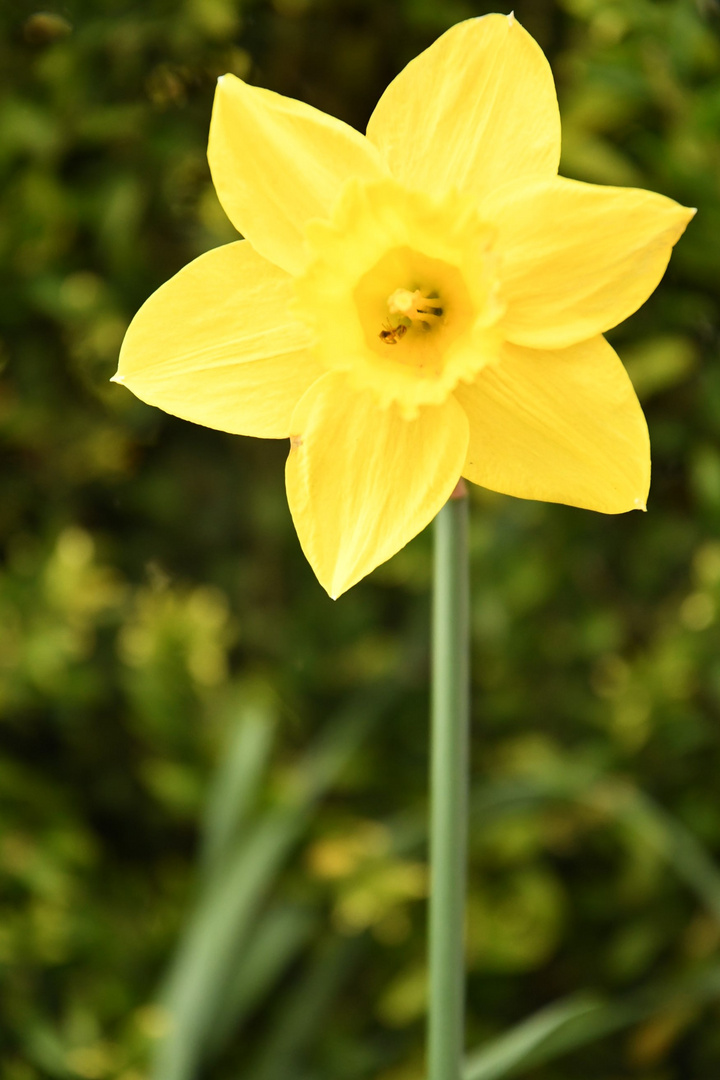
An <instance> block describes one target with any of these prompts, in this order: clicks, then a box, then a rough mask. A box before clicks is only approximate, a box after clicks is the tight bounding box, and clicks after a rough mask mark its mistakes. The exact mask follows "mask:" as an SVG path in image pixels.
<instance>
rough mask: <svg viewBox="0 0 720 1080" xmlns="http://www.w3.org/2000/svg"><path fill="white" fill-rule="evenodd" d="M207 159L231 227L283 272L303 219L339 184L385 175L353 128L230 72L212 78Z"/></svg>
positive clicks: (322, 207)
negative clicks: (215, 81) (214, 88)
mask: <svg viewBox="0 0 720 1080" xmlns="http://www.w3.org/2000/svg"><path fill="white" fill-rule="evenodd" d="M208 160H209V162H210V171H211V173H212V178H213V183H214V185H215V190H216V191H217V194H218V198H219V199H220V202H221V203H222V205H223V209H224V210H225V213H226V214H227V215H228V217H229V218H230V220H231V221H232V223H233V225H234V226H235V228H236V229H238V230H239V231H240V232H241V233H242V235H243V236H245V237H247V239H248V240H249V241H250V242H251V243H252V245H253V247H254V248H255V249H256V250H257V251H259V252H260V254H261V255H264V256H265V258H266V259H270V261H271V262H274V263H276V264H277V265H278V266H282V267H283V269H284V270H288V271H290V272H291V273H297V272H298V271H299V270H300V269H301V268H302V266H303V265H304V252H303V227H304V225H305V223H306V221H309V220H310V219H311V218H318V217H319V218H322V217H326V216H327V215H328V214H329V213H330V210H331V209H332V206H333V203H334V202H335V200H336V198H337V196H338V194H339V193H340V188H341V187H342V185H343V183H344V182H345V181H346V180H348V179H350V178H351V177H353V176H355V177H360V178H362V179H365V180H374V179H379V178H380V177H382V176H385V175H387V170H386V169H385V166H384V165H383V164H382V162H381V159H380V156H379V154H378V153H377V151H376V149H375V147H374V146H372V145H371V143H369V142H368V140H367V139H366V138H365V137H364V136H363V135H361V134H360V133H359V132H357V131H355V130H354V128H351V127H349V126H348V125H347V124H343V123H342V121H341V120H336V119H335V118H334V117H333V116H327V115H326V114H325V113H323V112H319V111H318V110H317V109H313V108H312V107H311V106H310V105H305V104H303V102H301V101H295V100H293V99H292V98H287V97H283V96H282V95H281V94H275V93H273V92H272V91H271V90H263V89H262V88H261V87H258V86H248V85H247V83H244V82H242V80H241V79H237V78H236V77H235V76H234V75H223V77H222V78H221V79H220V80H219V81H218V87H217V91H216V94H215V102H214V105H213V113H212V121H211V123H210V142H209V145H208Z"/></svg>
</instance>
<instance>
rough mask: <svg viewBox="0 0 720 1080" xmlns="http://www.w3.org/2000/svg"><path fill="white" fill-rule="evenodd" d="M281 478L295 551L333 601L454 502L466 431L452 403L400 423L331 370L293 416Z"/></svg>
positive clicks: (369, 394) (367, 393)
mask: <svg viewBox="0 0 720 1080" xmlns="http://www.w3.org/2000/svg"><path fill="white" fill-rule="evenodd" d="M292 423H293V436H292V449H291V451H290V456H289V458H288V462H287V469H286V474H285V479H286V483H287V492H288V502H289V503H290V511H291V513H292V516H293V520H294V522H295V528H296V529H297V532H298V536H299V538H300V543H301V544H302V548H303V551H304V552H305V554H306V556H307V558H308V561H309V562H310V564H311V566H312V568H313V570H314V571H315V573H316V574H317V577H318V580H319V581H320V583H321V585H322V586H323V588H325V589H326V590H327V592H328V593H329V594H330V596H332V597H333V599H335V598H336V597H338V596H339V595H340V593H343V592H345V590H346V589H349V588H350V586H351V585H354V584H355V583H356V582H357V581H359V580H360V578H362V577H365V575H366V574H369V573H370V571H371V570H374V569H375V567H376V566H378V565H379V564H380V563H382V562H385V560H386V559H389V558H390V556H391V555H394V554H395V552H396V551H399V550H400V548H401V547H403V546H404V545H405V544H407V542H408V541H409V540H411V539H412V538H413V536H415V535H416V534H417V533H419V532H420V531H421V530H422V529H424V528H425V526H426V525H427V524H428V522H429V521H431V520H432V518H433V517H434V516H435V514H436V513H437V512H438V510H439V509H440V508H441V506H443V504H444V503H445V502H446V501H447V499H448V498H449V497H450V495H451V494H452V491H453V488H454V487H455V485H456V483H457V481H458V479H459V477H460V471H461V469H462V467H463V462H464V461H465V454H466V450H467V441H468V425H467V419H466V417H465V414H464V413H463V411H462V409H461V408H460V406H459V405H458V403H457V402H456V401H455V400H454V399H453V398H452V397H451V398H448V399H447V400H446V401H445V402H444V403H443V404H442V405H438V406H428V407H426V408H423V409H422V410H421V411H420V415H419V416H418V417H417V419H415V420H403V419H402V418H401V416H400V414H399V412H398V411H397V409H396V408H395V407H394V406H390V407H389V408H386V409H381V408H379V407H378V405H377V403H376V400H375V398H374V396H373V394H372V392H371V391H363V392H355V391H351V390H350V389H349V387H348V384H347V382H346V379H345V377H344V376H343V375H341V374H338V373H335V372H329V373H328V374H327V375H325V376H324V377H323V378H322V379H320V380H319V381H318V382H317V383H315V384H314V385H313V386H311V387H310V389H309V390H308V392H307V393H306V394H305V396H304V397H303V399H302V401H301V402H300V404H299V405H298V407H297V409H296V410H295V414H294V416H293V421H292Z"/></svg>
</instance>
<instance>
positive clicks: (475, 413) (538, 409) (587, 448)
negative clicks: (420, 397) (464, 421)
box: [455, 337, 650, 514]
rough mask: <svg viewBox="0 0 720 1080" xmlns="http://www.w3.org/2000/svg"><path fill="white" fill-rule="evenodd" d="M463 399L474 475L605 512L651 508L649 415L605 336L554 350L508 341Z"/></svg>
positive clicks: (532, 495)
mask: <svg viewBox="0 0 720 1080" xmlns="http://www.w3.org/2000/svg"><path fill="white" fill-rule="evenodd" d="M455 397H456V398H457V399H458V401H459V402H460V404H461V405H462V406H463V408H464V409H465V412H466V413H467V415H468V419H469V420H470V447H469V450H468V457H467V461H466V463H465V467H464V469H463V475H464V476H465V477H467V479H468V480H472V481H473V483H475V484H481V485H482V487H487V488H491V489H492V490H493V491H501V492H503V493H504V494H506V495H515V496H517V497H519V498H522V499H542V500H544V501H547V502H559V503H567V504H568V505H570V506H582V507H585V508H587V509H588V510H599V511H601V512H602V513H605V514H620V513H623V512H624V511H625V510H632V509H645V502H646V499H647V493H648V487H649V485H650V445H649V441H648V433H647V426H646V424H645V417H644V416H643V414H642V409H641V408H640V405H639V402H638V400H637V397H636V396H635V391H634V390H633V388H632V385H631V383H630V379H629V378H628V375H627V372H626V371H625V369H624V367H623V366H622V364H621V363H620V360H619V358H618V356H617V354H616V352H615V351H614V349H612V348H611V346H610V345H608V343H607V342H606V341H605V339H604V338H602V337H596V338H593V339H591V340H590V341H585V342H582V343H581V344H580V345H573V346H572V347H571V348H569V349H562V350H556V351H552V352H544V351H540V350H536V349H525V348H522V347H521V346H518V345H506V346H505V348H504V351H503V357H502V359H501V361H500V363H499V364H497V365H496V366H494V367H487V368H484V369H483V370H482V371H481V372H480V374H479V376H478V377H477V379H476V381H475V382H474V383H473V384H472V385H471V386H463V387H458V389H456V391H455Z"/></svg>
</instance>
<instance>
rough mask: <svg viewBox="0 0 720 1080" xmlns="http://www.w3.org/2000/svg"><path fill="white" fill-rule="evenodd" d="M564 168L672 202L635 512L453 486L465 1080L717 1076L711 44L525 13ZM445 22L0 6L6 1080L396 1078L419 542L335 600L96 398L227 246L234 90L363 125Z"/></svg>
mask: <svg viewBox="0 0 720 1080" xmlns="http://www.w3.org/2000/svg"><path fill="white" fill-rule="evenodd" d="M515 5H516V15H517V17H518V18H519V19H520V21H521V22H523V23H524V25H525V26H526V27H527V28H528V29H529V30H530V31H531V32H532V33H533V34H534V35H535V37H536V38H537V39H538V40H539V42H540V43H541V45H542V46H543V48H544V49H545V51H546V52H547V54H548V55H549V57H550V59H551V62H552V65H553V69H554V72H555V75H556V78H557V82H558V88H559V95H560V101H561V106H562V111H563V116H564V155H563V165H562V171H563V172H564V173H565V174H566V175H569V176H573V177H577V178H579V179H583V180H589V181H593V182H599V183H607V184H620V185H636V186H640V187H649V188H652V189H654V190H657V191H660V192H663V193H664V194H666V195H669V196H672V197H674V198H676V199H678V200H680V201H681V202H683V203H685V204H688V205H691V206H697V207H699V209H700V213H699V214H698V216H697V218H696V220H695V221H694V222H693V223H692V224H691V225H690V227H689V229H688V232H687V234H686V236H685V237H684V238H683V239H682V240H681V242H680V244H679V245H678V248H677V250H676V252H675V254H674V256H673V259H672V262H671V265H670V269H669V271H668V273H667V275H666V277H665V280H664V281H663V283H662V285H661V286H660V288H659V289H658V291H657V292H656V294H655V295H654V296H653V298H652V299H651V300H650V301H649V302H648V303H647V304H646V305H645V307H644V308H643V309H642V310H641V311H640V312H639V313H638V314H637V315H635V316H633V318H632V319H630V320H629V321H628V323H627V324H625V325H623V326H621V327H619V328H618V329H617V330H616V331H615V332H613V333H612V335H611V340H612V341H613V343H614V344H615V346H616V347H617V348H618V350H619V351H620V353H621V355H622V357H623V358H624V360H625V361H626V362H627V365H628V368H629V370H630V372H631V374H632V377H633V380H634V382H635V385H636V387H637V390H638V393H639V395H640V397H641V399H642V401H643V404H644V406H645V408H646V411H647V415H648V420H649V425H650V432H651V437H652V442H653V451H654V480H653V487H652V493H651V501H650V504H649V511H648V513H647V514H629V515H627V516H622V517H619V518H608V517H603V516H601V515H596V514H592V513H589V512H585V511H580V510H573V509H569V508H565V507H558V506H549V505H543V504H538V503H529V502H528V503H526V502H521V501H518V500H513V499H510V498H505V497H501V496H498V495H493V494H491V493H488V492H483V491H480V490H477V489H476V490H474V491H473V493H472V552H473V566H472V576H473V599H472V619H473V635H474V636H473V714H474V720H473V810H472V828H471V873H470V900H469V932H468V955H467V961H468V968H469V986H468V993H469V1017H468V1048H469V1050H470V1051H471V1054H470V1060H469V1064H468V1071H467V1077H468V1080H500V1078H503V1077H510V1076H523V1077H527V1078H528V1080H571V1078H572V1080H574V1078H576V1077H578V1076H582V1077H584V1078H586V1080H626V1078H627V1080H630V1078H632V1080H716V1078H717V1076H718V1075H720V623H719V621H718V604H719V603H720V539H719V537H718V528H719V526H720V444H719V441H718V436H719V434H720V364H719V362H718V300H719V297H718V282H719V281H720V179H719V178H720V38H719V31H720V13H719V12H718V6H717V4H715V3H713V2H711V0H705V2H699V0H698V2H697V3H695V2H693V0H657V2H650V0H515ZM487 10H489V8H488V7H487V6H486V5H485V4H482V3H472V2H470V0H467V2H466V0H273V2H269V0H142V2H140V0H67V2H64V3H61V4H59V5H57V6H53V5H51V6H49V7H48V9H47V10H46V11H40V12H38V10H37V8H35V7H33V6H32V5H31V4H28V3H26V0H6V3H5V4H3V5H2V8H1V10H0V26H1V27H2V29H1V31H0V34H1V37H0V70H2V73H3V74H2V86H1V87H0V176H1V178H2V213H1V217H0V320H1V325H0V357H1V360H2V372H1V374H0V440H1V444H2V461H3V464H2V469H1V470H0V542H1V547H2V563H1V565H0V966H1V967H2V972H1V976H0V1076H1V1077H2V1080H45V1078H58V1080H78V1078H80V1080H195V1078H203V1080H204V1078H207V1080H225V1078H227V1080H230V1078H232V1080H365V1078H373V1080H420V1078H421V1077H422V1075H423V1050H422V1046H423V1018H424V1009H425V961H424V934H425V928H424V920H425V906H424V905H425V893H426V889H427V873H426V851H425V813H426V801H427V783H426V774H427V675H428V671H427V667H428V664H427V647H428V630H427V623H428V589H429V582H430V554H431V537H430V536H429V535H422V536H420V537H418V538H417V539H416V540H414V541H413V542H412V543H411V544H410V545H408V547H407V548H406V549H405V550H404V551H402V552H401V553H400V554H399V555H397V556H396V557H395V558H394V559H393V560H391V561H390V562H389V563H388V564H387V565H385V566H383V567H382V568H381V569H379V570H378V571H377V572H376V573H374V574H373V575H372V576H371V577H370V578H369V579H367V580H365V581H364V582H362V583H361V584H360V585H358V586H357V587H356V588H354V589H353V590H352V591H351V592H350V593H349V594H348V595H347V596H344V597H342V599H341V600H339V601H338V602H336V603H333V602H331V601H330V600H328V599H327V597H326V596H325V594H324V593H323V591H322V590H321V588H320V587H319V586H318V584H317V583H316V581H315V579H314V578H313V576H312V573H311V571H310V569H309V568H308V566H307V565H306V563H305V561H304V559H303V557H302V554H301V552H300V549H299V546H298V543H297V540H296V537H295V535H294V532H293V529H292V525H291V521H290V517H289V514H288V511H287V507H286V503H285V496H284V490H283V461H284V457H285V454H286V449H287V448H286V446H285V445H284V444H282V443H279V442H277V443H276V442H271V441H267V442H266V441H254V440H251V439H242V438H235V437H230V436H225V435H223V434H220V433H217V432H212V431H207V430H204V429H201V428H198V427H195V426H193V425H190V424H186V423H182V422H180V421H177V420H175V419H172V418H170V417H168V416H165V415H163V414H162V413H160V412H158V411H156V410H154V409H152V408H149V407H147V406H145V405H143V404H141V403H140V402H138V401H137V400H135V399H134V398H133V397H132V395H131V394H130V393H128V392H127V391H126V390H124V389H123V388H121V387H118V386H117V385H111V384H110V383H109V381H108V380H109V378H110V376H111V375H112V374H113V372H114V370H115V364H116V358H117V353H118V347H119V345H120V341H121V339H122V336H123V332H124V330H125V327H126V326H127V324H128V321H129V319H130V318H131V316H132V314H133V313H134V312H135V311H136V310H137V308H138V307H139V305H140V304H141V303H142V301H143V300H144V299H145V298H146V297H147V296H148V295H149V294H150V293H151V292H152V291H153V290H154V289H155V288H156V287H157V286H158V285H160V284H161V283H162V282H163V281H164V280H166V279H167V278H168V277H169V276H170V275H171V274H173V273H174V272H175V271H176V270H178V269H179V268H180V267H181V266H183V265H184V264H185V263H186V262H188V261H189V260H190V259H192V258H193V257H195V256H196V255H198V254H200V253H201V252H203V251H205V250H207V249H208V248H211V247H213V246H216V245H218V244H221V243H224V242H226V241H228V240H231V239H233V238H234V232H233V230H232V228H231V226H230V225H229V224H228V222H227V221H226V219H225V218H224V215H223V213H222V211H221V209H220V207H219V205H218V202H217V200H216V197H215V195H214V193H213V189H212V186H211V183H210V177H209V173H208V168H207V164H206V160H205V143H206V137H207V129H208V122H209V117H210V110H211V103H212V95H213V90H214V85H215V80H216V78H217V76H218V75H220V74H221V73H223V72H226V71H232V72H235V73H236V74H237V75H240V76H243V77H246V78H248V79H249V80H251V81H252V82H256V83H258V84H260V85H263V86H267V87H270V88H272V89H274V90H277V91H280V92H282V93H284V94H289V95H292V96H295V97H298V98H301V99H303V100H305V101H308V102H310V103H311V104H313V105H315V106H318V107H319V108H321V109H323V110H326V111H328V112H330V113H333V114H335V115H337V116H339V117H342V118H343V119H344V120H346V121H349V122H350V123H352V124H354V125H356V126H357V127H359V128H363V126H364V124H365V122H366V120H367V118H368V116H369V114H370V112H371V110H372V107H373V105H374V102H375V101H376V100H377V97H378V96H379V93H380V92H381V90H382V89H383V87H384V86H385V85H386V84H387V82H388V81H389V80H390V79H391V78H392V77H393V76H394V75H395V74H396V73H397V71H399V70H400V68H401V67H402V66H403V65H404V64H405V63H406V62H407V61H408V60H409V59H410V58H411V57H412V56H414V55H415V54H416V53H418V52H419V51H420V50H421V49H422V48H424V47H425V46H427V45H428V44H429V43H430V42H432V41H433V40H434V38H435V37H436V36H437V35H439V34H440V33H441V32H442V31H443V30H445V29H446V28H447V27H448V26H449V25H451V24H452V23H453V22H456V21H458V20H460V19H463V18H465V17H468V16H471V15H477V14H483V13H485V12H486V11H487Z"/></svg>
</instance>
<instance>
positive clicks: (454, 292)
mask: <svg viewBox="0 0 720 1080" xmlns="http://www.w3.org/2000/svg"><path fill="white" fill-rule="evenodd" d="M306 242H307V245H308V263H307V268H306V269H305V270H304V272H303V273H302V275H300V276H299V277H298V278H296V280H295V283H294V288H295V297H296V302H295V312H296V313H297V316H298V317H299V318H300V319H302V320H303V321H304V322H305V323H306V324H307V325H308V326H309V328H310V329H311V331H312V332H313V335H314V339H315V340H314V346H313V347H314V351H315V355H316V357H317V359H318V360H319V361H320V363H321V364H323V365H324V366H325V367H326V368H328V369H329V370H339V371H343V372H345V373H346V374H347V377H348V383H349V385H350V386H351V387H352V388H354V389H356V390H365V389H367V390H370V391H371V392H372V393H374V394H375V396H376V398H377V401H378V403H379V404H380V406H381V407H386V406H390V405H393V406H397V407H398V408H399V409H400V412H401V413H402V415H403V416H405V417H406V418H407V419H412V418H413V417H414V416H416V415H417V413H418V409H419V408H420V407H422V406H424V405H433V404H440V403H441V402H443V401H444V400H445V399H446V398H447V396H448V395H449V394H450V393H452V390H453V388H454V387H455V386H456V385H457V383H458V382H460V381H465V382H469V381H470V380H471V379H472V378H473V377H474V376H475V374H476V373H477V372H478V371H480V369H481V368H482V367H484V366H485V364H488V363H494V362H495V360H496V358H497V356H498V342H499V340H500V338H499V331H498V329H497V324H498V319H499V317H500V315H501V314H502V305H501V303H500V302H499V300H498V289H497V276H496V263H497V259H496V256H495V253H494V243H495V231H494V229H493V228H492V227H491V226H490V225H488V224H486V223H485V222H484V221H483V220H482V219H481V218H480V217H479V216H478V213H477V210H476V208H475V206H474V204H473V203H472V202H471V201H470V200H466V199H464V197H463V196H461V195H459V194H458V193H457V192H450V193H449V194H448V195H447V197H445V198H443V199H433V198H430V197H429V196H425V195H421V194H419V193H417V192H413V191H409V190H408V189H406V188H404V187H402V186H401V185H399V184H397V183H396V182H395V181H394V180H389V179H388V180H381V181H377V182H373V183H370V184H364V183H361V182H359V181H355V180H352V181H349V182H348V184H347V185H346V187H345V188H344V189H343V192H342V194H341V197H340V198H339V200H338V203H337V205H336V206H335V208H334V210H333V213H332V217H331V218H330V219H329V220H327V221H319V220H318V221H312V222H310V223H309V224H308V225H307V227H306Z"/></svg>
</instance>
